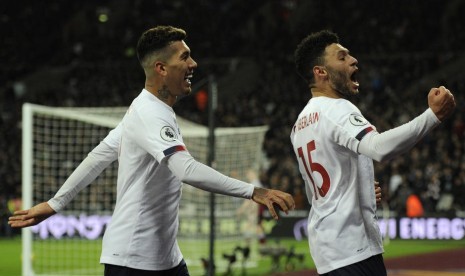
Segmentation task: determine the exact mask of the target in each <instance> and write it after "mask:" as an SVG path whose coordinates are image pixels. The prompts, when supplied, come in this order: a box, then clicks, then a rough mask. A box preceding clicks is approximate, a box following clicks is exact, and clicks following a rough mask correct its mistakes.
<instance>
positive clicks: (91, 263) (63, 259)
mask: <svg viewBox="0 0 465 276" xmlns="http://www.w3.org/2000/svg"><path fill="white" fill-rule="evenodd" d="M66 243H67V245H66V246H64V244H63V241H56V240H54V241H49V240H47V241H40V242H36V243H35V244H34V247H35V248H37V249H38V250H39V251H41V252H43V253H36V252H34V256H33V260H34V267H35V268H36V267H37V270H38V271H37V272H39V271H40V270H49V269H50V270H55V271H61V273H63V274H64V275H66V272H70V271H72V272H75V273H76V272H77V274H79V275H103V267H102V266H101V265H99V264H98V261H99V256H100V247H101V240H95V241H83V240H71V241H70V240H67V241H66ZM238 245H239V246H242V245H241V242H237V241H226V242H221V246H219V245H217V246H216V262H217V265H218V266H219V267H222V269H218V270H217V274H218V275H223V274H224V273H225V269H226V267H227V261H226V260H225V259H224V258H223V253H227V254H230V253H231V252H232V251H233V249H234V248H235V247H236V246H238ZM267 246H269V247H275V248H276V247H282V248H285V249H289V248H291V247H292V246H294V250H295V251H294V252H295V253H296V254H304V255H305V259H304V262H303V263H302V262H300V260H298V259H294V260H293V261H292V262H291V263H286V257H281V258H280V259H279V261H278V262H277V261H276V260H272V258H271V257H269V256H262V255H260V254H259V253H258V246H255V247H254V249H253V250H252V254H253V256H252V261H250V262H248V263H247V264H246V270H247V275H250V276H253V275H256V276H259V275H269V274H270V273H271V272H283V271H286V269H287V270H290V269H291V270H303V269H310V268H314V265H313V261H312V260H311V258H310V256H309V253H308V252H309V251H308V245H307V241H300V242H298V241H295V240H291V239H283V240H279V241H275V240H269V241H268V243H267ZM180 247H181V250H182V251H183V254H184V256H185V258H186V261H188V264H189V270H190V271H191V274H192V275H193V276H195V275H204V272H205V270H204V269H203V267H202V265H201V262H200V258H202V257H204V258H206V257H207V256H208V244H207V243H206V242H205V241H189V242H180ZM459 247H465V240H460V241H444V240H437V241H423V240H408V241H407V240H392V241H390V243H389V244H388V245H386V246H385V250H386V253H385V255H384V256H385V259H388V258H393V257H399V256H407V255H414V254H418V253H427V252H434V251H440V250H447V249H452V248H459ZM237 255H238V260H237V262H236V263H234V265H233V266H232V267H231V268H232V271H233V274H234V275H240V274H241V269H242V266H241V259H240V254H237ZM48 260H59V261H58V262H56V261H54V262H49V261H48ZM57 263H61V264H62V265H60V266H59V267H58V266H57V265H56V264H57ZM83 265H84V266H87V267H91V268H92V269H91V270H89V268H83ZM0 275H11V276H16V275H18V276H19V275H21V239H20V237H17V238H14V239H0Z"/></svg>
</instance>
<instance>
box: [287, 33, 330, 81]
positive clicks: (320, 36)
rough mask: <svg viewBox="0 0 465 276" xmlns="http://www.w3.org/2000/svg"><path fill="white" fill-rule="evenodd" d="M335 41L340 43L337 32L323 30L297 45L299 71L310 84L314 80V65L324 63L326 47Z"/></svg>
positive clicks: (296, 53)
mask: <svg viewBox="0 0 465 276" xmlns="http://www.w3.org/2000/svg"><path fill="white" fill-rule="evenodd" d="M333 43H339V37H338V36H337V34H335V33H333V32H331V31H328V30H322V31H319V32H316V33H312V34H310V35H308V36H307V37H305V38H304V39H303V40H302V41H301V42H300V43H299V45H297V49H296V50H295V52H294V61H295V65H296V68H297V73H298V74H299V75H300V76H301V77H302V78H303V79H304V80H305V81H307V83H308V84H309V85H311V84H312V83H313V82H314V78H313V72H312V71H313V67H314V66H315V65H323V64H324V59H323V56H324V52H325V49H326V47H327V46H328V45H331V44H333Z"/></svg>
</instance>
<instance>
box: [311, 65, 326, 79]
mask: <svg viewBox="0 0 465 276" xmlns="http://www.w3.org/2000/svg"><path fill="white" fill-rule="evenodd" d="M313 74H314V75H315V77H319V78H326V77H327V76H328V72H327V71H326V69H325V68H324V67H322V66H314V67H313Z"/></svg>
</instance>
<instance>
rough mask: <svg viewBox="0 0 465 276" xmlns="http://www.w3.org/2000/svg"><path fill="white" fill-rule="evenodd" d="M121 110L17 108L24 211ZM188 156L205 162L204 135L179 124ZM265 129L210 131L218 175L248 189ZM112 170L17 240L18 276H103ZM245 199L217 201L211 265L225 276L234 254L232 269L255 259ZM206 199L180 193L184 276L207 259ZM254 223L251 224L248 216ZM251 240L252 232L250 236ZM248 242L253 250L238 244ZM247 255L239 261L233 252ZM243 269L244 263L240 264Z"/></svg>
mask: <svg viewBox="0 0 465 276" xmlns="http://www.w3.org/2000/svg"><path fill="white" fill-rule="evenodd" d="M125 111H126V108H125V107H115V108H114V107H112V108H63V107H47V106H39V105H33V104H28V103H27V104H24V106H23V141H22V143H23V152H22V160H23V161H22V162H23V165H22V166H23V183H22V190H23V204H24V206H23V208H30V207H32V206H34V205H35V204H37V203H40V202H43V201H47V200H48V199H50V198H51V197H53V196H54V194H55V193H56V192H57V191H58V189H59V188H60V186H61V185H62V184H63V183H64V182H65V180H66V179H67V177H68V176H69V175H70V174H71V173H72V171H73V170H74V169H75V168H76V167H77V166H78V165H79V163H80V162H81V161H82V160H83V159H84V158H85V157H86V156H87V154H88V152H90V151H91V150H92V149H93V148H94V147H95V146H96V145H98V143H99V142H100V141H101V140H102V139H103V138H104V137H105V136H106V135H107V134H108V132H109V131H110V130H111V129H112V128H114V127H115V126H116V125H117V124H118V122H119V121H120V120H121V118H122V117H123V116H124V113H125ZM178 123H179V126H180V128H181V130H182V133H183V138H184V142H185V144H186V146H187V148H188V149H189V152H190V153H191V154H192V155H193V156H194V157H195V158H196V159H197V160H198V161H200V162H202V163H206V160H207V156H208V139H207V138H208V129H207V128H206V127H204V126H201V125H198V124H195V123H193V122H189V121H187V120H185V119H183V118H178ZM266 130H267V127H266V126H260V127H246V128H217V129H216V130H215V156H216V158H215V163H214V167H215V168H216V169H217V170H219V171H220V172H222V173H224V174H226V175H229V176H232V177H235V178H238V179H241V180H244V181H248V182H250V181H251V180H250V179H247V175H248V173H250V172H255V173H257V171H258V168H259V164H260V162H261V158H262V151H261V148H262V143H263V139H264V134H265V132H266ZM117 169H118V164H117V162H115V163H113V164H112V165H110V166H109V167H108V168H107V169H105V170H104V171H103V172H102V174H101V175H100V176H99V177H98V178H97V179H96V180H95V181H94V182H93V183H91V185H89V186H88V187H87V188H85V189H84V190H82V191H81V192H80V193H79V194H78V196H77V197H76V198H75V199H74V200H73V201H72V202H71V203H70V204H69V205H68V206H67V207H66V208H65V210H64V211H63V212H61V213H59V214H56V215H54V216H52V217H50V218H49V219H47V220H45V221H43V222H42V223H40V224H39V225H36V226H34V227H30V228H25V229H23V232H22V243H23V245H22V247H23V252H22V274H23V275H27V276H31V275H81V276H82V275H103V266H102V265H100V264H99V258H100V252H101V238H102V235H103V233H104V231H105V227H106V225H107V223H108V222H109V221H110V220H111V214H112V211H113V207H114V204H115V199H116V177H117ZM244 202H245V200H244V199H239V198H233V197H227V196H221V195H216V199H215V207H214V208H215V265H216V271H217V272H218V273H223V272H225V271H226V270H227V269H228V266H229V265H230V262H229V260H228V258H226V257H225V256H226V255H232V254H236V258H237V262H236V266H241V265H245V266H254V265H256V261H257V258H258V254H257V253H256V250H254V247H256V242H254V240H256V239H253V233H252V234H250V233H251V230H250V229H247V227H249V226H250V225H253V224H254V223H253V222H252V223H251V222H250V220H247V218H245V217H244V216H240V215H239V213H238V210H239V209H240V207H241V206H242V205H243V204H244ZM209 204H210V193H208V192H205V191H202V190H199V189H196V188H193V187H192V186H190V185H187V184H185V185H183V196H182V200H181V205H180V212H179V215H180V227H179V234H178V241H179V245H180V247H181V251H182V252H183V255H184V258H185V260H186V262H187V264H188V267H189V270H190V272H191V275H205V272H206V268H205V267H204V266H205V263H204V260H207V259H208V257H209V237H210V205H209ZM255 217H256V216H255ZM252 232H253V231H252ZM246 234H248V235H250V236H247V237H252V239H250V240H251V241H252V242H248V240H247V239H245V235H246ZM245 247H250V248H251V249H252V250H251V252H252V253H251V255H250V256H249V257H248V258H246V259H245V258H244V256H242V255H241V252H240V250H235V249H238V248H245ZM241 261H244V262H241Z"/></svg>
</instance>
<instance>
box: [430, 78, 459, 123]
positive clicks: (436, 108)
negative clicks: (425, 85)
mask: <svg viewBox="0 0 465 276" xmlns="http://www.w3.org/2000/svg"><path fill="white" fill-rule="evenodd" d="M428 105H429V107H430V108H431V110H433V112H434V114H436V117H438V119H439V121H441V122H442V121H443V120H444V119H446V118H447V117H449V116H450V115H451V114H452V112H453V111H454V109H455V99H454V95H452V93H451V92H450V91H449V89H447V88H445V87H444V86H440V87H439V88H431V90H430V91H429V94H428Z"/></svg>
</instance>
